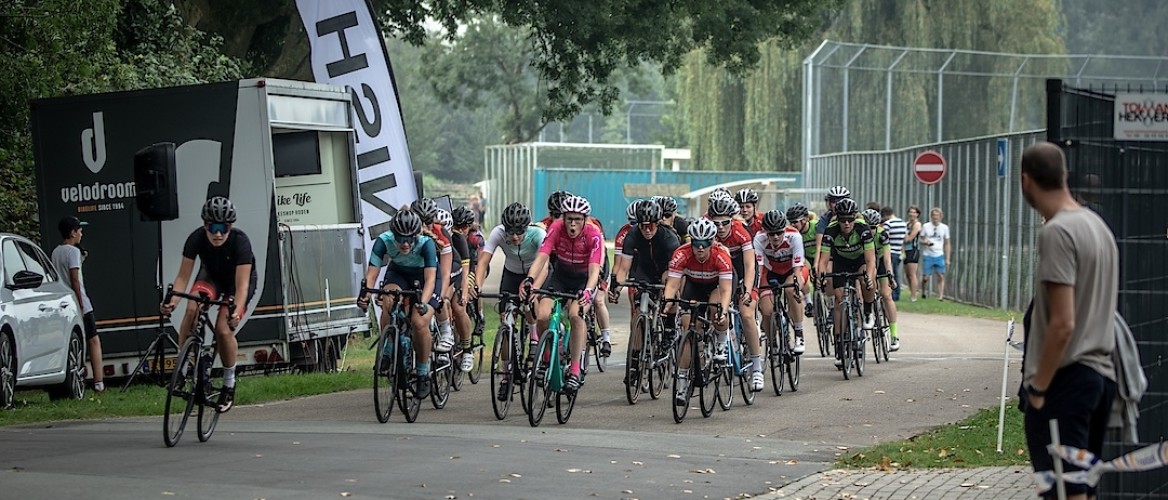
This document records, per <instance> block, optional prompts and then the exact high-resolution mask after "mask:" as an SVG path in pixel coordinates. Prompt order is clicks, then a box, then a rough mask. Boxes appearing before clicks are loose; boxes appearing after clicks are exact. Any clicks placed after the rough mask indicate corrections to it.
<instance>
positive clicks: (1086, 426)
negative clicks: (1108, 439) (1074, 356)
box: [1023, 363, 1116, 498]
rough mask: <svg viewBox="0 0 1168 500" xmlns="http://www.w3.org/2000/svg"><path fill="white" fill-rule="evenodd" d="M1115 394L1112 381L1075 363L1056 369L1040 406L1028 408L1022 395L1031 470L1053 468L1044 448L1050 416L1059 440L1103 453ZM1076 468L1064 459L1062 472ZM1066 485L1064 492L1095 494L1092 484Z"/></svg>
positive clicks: (1051, 492) (1027, 403)
mask: <svg viewBox="0 0 1168 500" xmlns="http://www.w3.org/2000/svg"><path fill="white" fill-rule="evenodd" d="M1115 394H1116V385H1115V382H1112V381H1110V380H1108V379H1107V378H1106V377H1104V376H1103V375H1100V374H1099V372H1096V371H1095V370H1094V369H1092V368H1090V367H1088V366H1086V365H1083V364H1079V363H1074V364H1071V365H1067V366H1064V367H1062V368H1060V369H1059V370H1058V371H1057V372H1055V375H1054V380H1052V381H1051V383H1050V387H1049V388H1047V390H1046V398H1045V402H1044V403H1043V406H1042V409H1041V410H1037V409H1034V408H1030V407H1029V402H1028V401H1027V400H1025V399H1024V400H1023V406H1024V407H1025V411H1026V417H1025V432H1026V445H1027V447H1028V448H1029V449H1030V463H1031V464H1032V465H1033V466H1034V471H1035V472H1042V471H1050V470H1054V460H1053V459H1052V458H1051V456H1050V453H1048V452H1047V451H1046V445H1048V444H1050V423H1049V422H1050V419H1052V418H1055V419H1058V423H1059V440H1060V441H1061V442H1062V444H1063V445H1065V446H1072V447H1075V448H1080V449H1084V450H1088V451H1090V452H1092V453H1094V454H1095V455H1097V456H1098V455H1102V454H1103V438H1104V436H1105V435H1106V433H1107V421H1108V419H1109V418H1110V416H1111V405H1112V402H1113V401H1114V400H1115ZM1076 470H1082V469H1080V468H1078V467H1076V466H1074V465H1071V464H1070V463H1068V462H1066V461H1064V462H1063V472H1064V473H1065V472H1069V471H1076ZM1066 487H1067V495H1075V494H1081V493H1088V494H1089V495H1094V494H1095V488H1093V487H1088V486H1087V485H1085V484H1077V483H1072V482H1070V481H1067V482H1066ZM1044 494H1045V496H1046V497H1047V498H1054V494H1055V492H1054V491H1053V489H1052V490H1050V491H1046V492H1044Z"/></svg>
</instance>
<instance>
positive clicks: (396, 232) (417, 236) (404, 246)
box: [357, 207, 443, 399]
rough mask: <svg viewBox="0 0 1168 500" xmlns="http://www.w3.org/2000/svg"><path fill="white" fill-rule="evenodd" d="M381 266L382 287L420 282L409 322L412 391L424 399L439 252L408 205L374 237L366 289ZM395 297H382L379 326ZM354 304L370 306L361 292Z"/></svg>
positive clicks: (438, 291) (386, 319) (427, 387)
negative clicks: (414, 379) (413, 377)
mask: <svg viewBox="0 0 1168 500" xmlns="http://www.w3.org/2000/svg"><path fill="white" fill-rule="evenodd" d="M382 267H384V268H385V278H384V279H383V280H382V288H383V289H386V290H411V289H413V288H414V285H413V283H414V282H415V281H417V282H421V284H422V289H421V297H423V298H422V300H420V301H418V302H417V303H415V304H414V307H413V310H412V313H413V314H410V316H409V322H410V330H411V332H412V335H411V336H412V337H413V344H414V361H415V362H416V370H417V372H416V373H417V375H418V377H417V384H418V386H417V387H415V388H414V390H415V392H414V393H415V395H416V396H417V397H418V399H424V398H426V397H428V396H429V395H430V376H429V375H430V342H431V341H432V339H431V338H430V319H432V318H433V317H434V311H435V310H436V309H437V308H438V304H439V300H440V297H441V296H442V282H443V280H440V279H438V251H437V249H436V248H435V245H434V240H433V239H432V238H430V237H429V236H427V235H425V234H423V233H422V219H421V218H420V217H418V214H416V213H414V212H413V211H412V210H410V209H409V208H407V207H402V210H401V211H399V212H398V213H397V214H395V215H394V216H393V218H392V219H390V221H389V231H386V232H384V233H381V235H379V236H378V237H377V239H375V240H373V252H372V253H371V254H369V266H368V267H367V268H366V269H365V280H364V286H365V287H366V288H373V287H374V286H375V285H374V284H375V283H376V281H377V275H378V274H380V273H381V268H382ZM394 300H395V299H394V298H393V297H392V296H390V295H385V296H383V297H382V303H381V324H382V325H387V324H389V323H390V321H391V318H390V317H389V314H390V311H392V310H393V307H394ZM357 307H360V308H361V310H362V311H364V310H365V309H366V308H367V307H369V298H368V297H366V296H365V295H364V294H362V295H361V296H360V297H358V298H357ZM381 355H382V356H385V355H386V353H382V354H381Z"/></svg>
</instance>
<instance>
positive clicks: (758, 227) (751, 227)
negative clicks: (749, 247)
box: [742, 212, 762, 237]
mask: <svg viewBox="0 0 1168 500" xmlns="http://www.w3.org/2000/svg"><path fill="white" fill-rule="evenodd" d="M742 223H743V224H745V225H746V230H747V231H748V232H749V233H750V236H751V237H754V235H756V234H758V233H761V232H762V214H760V213H758V212H755V213H754V218H753V219H750V224H747V223H746V220H745V219H743V221H742Z"/></svg>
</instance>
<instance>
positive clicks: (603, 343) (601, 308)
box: [540, 191, 612, 357]
mask: <svg viewBox="0 0 1168 500" xmlns="http://www.w3.org/2000/svg"><path fill="white" fill-rule="evenodd" d="M573 196H575V195H573V194H572V193H569V192H567V191H556V192H554V193H552V194H551V195H550V196H548V200H547V207H548V216H547V217H544V219H543V220H541V221H540V224H541V225H543V227H544V229H549V228H551V224H552V222H553V221H555V220H556V219H559V218H561V217H562V216H563V214H564V210H563V203H564V200H566V199H568V198H570V197H573ZM581 198H582V197H581ZM585 201H587V200H585ZM588 223H589V224H591V225H593V226H596V229H599V230H600V240H601V241H602V242H603V241H604V225H603V224H601V223H600V220H599V219H597V218H596V217H592V216H588ZM601 247H603V248H602V249H603V251H604V259H602V260H603V262H602V263H601V267H600V288H599V291H602V292H603V291H605V290H607V289H608V278H609V275H610V269H609V268H608V248H607V247H604V245H601ZM553 257H554V256H553ZM552 263H553V265H554V263H555V261H554V260H553V261H552ZM592 306H593V307H594V308H595V309H594V311H595V312H596V326H597V327H599V328H600V355H601V356H605V357H607V356H609V355H610V354H612V331H611V330H610V329H609V316H608V305H607V304H606V303H605V301H604V300H601V301H598V302H596V303H594V304H592Z"/></svg>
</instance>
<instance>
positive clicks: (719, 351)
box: [714, 342, 728, 363]
mask: <svg viewBox="0 0 1168 500" xmlns="http://www.w3.org/2000/svg"><path fill="white" fill-rule="evenodd" d="M727 357H728V355H727V352H726V344H725V343H722V342H719V343H718V345H716V346H714V361H717V362H719V363H722V362H725V361H726V358H727Z"/></svg>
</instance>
